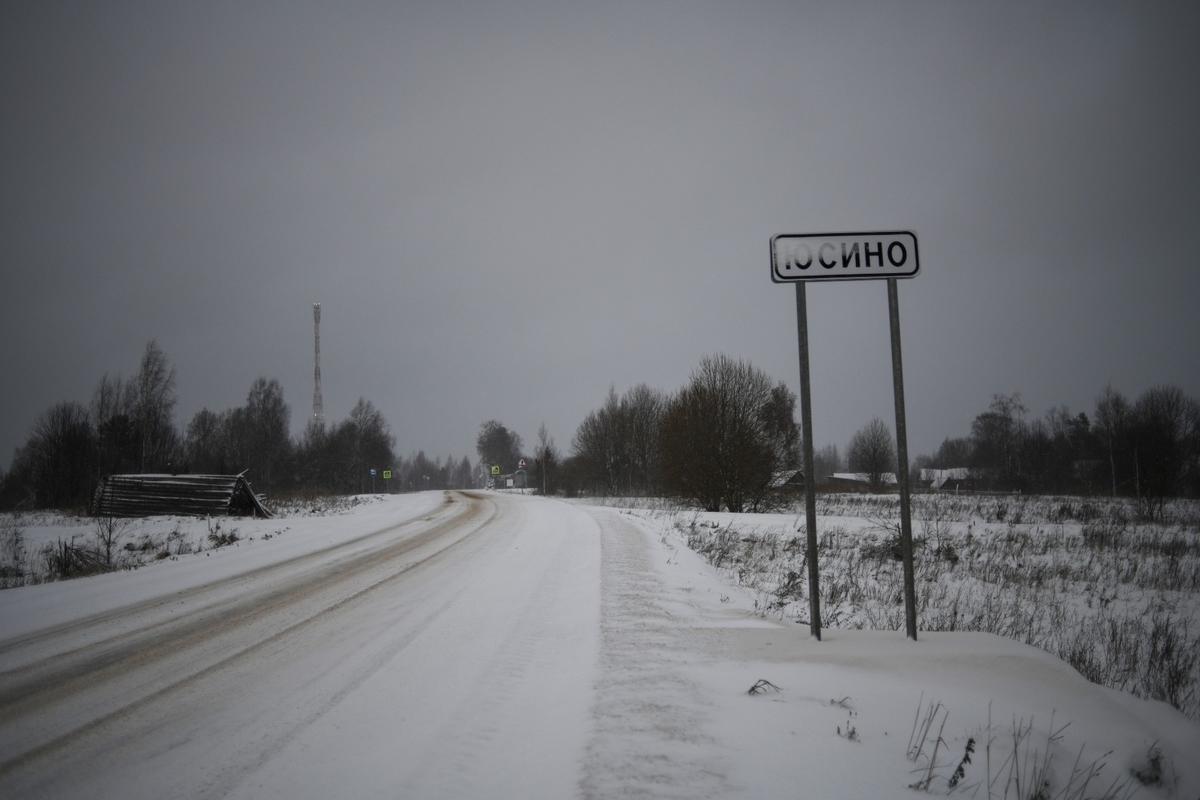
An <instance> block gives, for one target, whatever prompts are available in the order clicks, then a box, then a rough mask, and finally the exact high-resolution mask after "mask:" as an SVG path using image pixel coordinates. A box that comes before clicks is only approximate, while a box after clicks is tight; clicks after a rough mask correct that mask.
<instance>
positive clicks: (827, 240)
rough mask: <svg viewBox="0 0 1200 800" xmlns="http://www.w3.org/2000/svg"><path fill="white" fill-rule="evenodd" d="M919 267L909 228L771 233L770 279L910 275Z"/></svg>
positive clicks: (849, 279) (850, 278)
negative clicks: (855, 231)
mask: <svg viewBox="0 0 1200 800" xmlns="http://www.w3.org/2000/svg"><path fill="white" fill-rule="evenodd" d="M919 270H920V264H919V261H918V259H917V237H916V235H915V234H913V233H911V232H910V231H881V232H875V233H784V234H780V235H778V236H772V237H771V280H773V281H775V283H794V282H795V281H852V280H863V279H869V278H911V277H913V276H914V275H916V274H917V272H918V271H919Z"/></svg>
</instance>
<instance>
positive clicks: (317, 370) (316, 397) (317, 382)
mask: <svg viewBox="0 0 1200 800" xmlns="http://www.w3.org/2000/svg"><path fill="white" fill-rule="evenodd" d="M313 421H314V422H316V423H317V424H319V425H324V424H325V406H324V404H323V403H322V402H321V304H320V303H313Z"/></svg>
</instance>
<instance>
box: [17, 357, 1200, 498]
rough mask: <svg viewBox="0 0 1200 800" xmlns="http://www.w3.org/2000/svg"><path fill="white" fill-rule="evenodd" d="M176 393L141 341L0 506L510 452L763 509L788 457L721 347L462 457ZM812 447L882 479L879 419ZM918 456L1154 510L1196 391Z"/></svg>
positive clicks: (821, 466) (786, 412)
mask: <svg viewBox="0 0 1200 800" xmlns="http://www.w3.org/2000/svg"><path fill="white" fill-rule="evenodd" d="M175 405H176V395H175V370H174V368H173V367H172V366H171V365H170V363H169V361H168V360H167V357H166V355H165V354H164V353H163V351H162V349H161V348H160V347H159V346H158V344H157V342H155V341H150V342H149V343H148V344H147V345H146V348H145V351H144V353H143V355H142V358H141V361H140V363H139V367H138V371H137V373H136V374H135V375H134V376H133V377H131V378H128V379H125V378H122V377H121V376H120V375H116V376H114V377H110V376H109V375H108V374H105V375H104V376H103V377H102V378H101V379H100V381H99V383H98V384H97V386H96V388H95V391H94V392H93V395H92V399H91V403H90V404H89V405H88V406H84V405H83V404H81V403H78V402H73V401H67V402H62V403H58V404H56V405H54V406H52V407H51V408H49V409H48V410H46V411H45V412H44V413H43V414H42V415H40V416H39V417H38V419H37V421H36V422H35V424H34V426H33V430H32V431H31V433H30V435H29V438H28V440H27V441H26V443H25V444H24V445H23V446H21V447H19V448H18V449H17V451H16V453H15V454H14V456H13V460H12V464H11V466H10V468H9V470H8V471H7V472H5V473H2V474H0V508H23V507H25V508H33V507H37V508H60V509H82V508H85V507H86V506H87V505H88V504H89V501H90V499H91V495H92V492H93V491H94V489H95V486H96V484H97V482H98V481H99V479H100V478H101V477H103V476H105V475H109V474H114V473H139V472H140V473H146V472H169V473H185V472H193V473H217V474H234V473H239V472H242V471H247V472H248V477H249V478H250V480H251V482H252V483H253V485H254V486H255V488H256V489H257V490H259V491H263V492H265V493H267V494H269V495H279V494H306V495H316V494H351V493H362V492H366V491H370V490H371V489H372V488H374V489H375V490H390V491H416V490H423V489H446V488H470V487H473V486H477V485H479V483H480V473H481V471H482V470H483V468H484V467H485V466H488V465H497V466H499V467H500V468H501V469H502V470H503V472H505V473H511V472H514V471H515V470H516V469H517V467H518V464H519V463H520V461H521V459H523V458H524V459H525V460H526V461H527V464H528V469H527V475H528V478H529V486H530V487H531V488H536V489H538V490H539V491H544V492H546V493H547V494H566V495H578V494H594V495H606V496H613V495H668V496H674V497H680V498H684V499H687V500H690V501H692V502H695V503H696V504H698V505H700V506H701V507H704V508H706V509H710V510H718V509H721V508H727V509H729V510H733V511H742V510H761V509H762V508H764V507H766V506H769V505H771V504H772V503H773V502H774V501H775V499H776V497H775V495H774V493H773V491H772V489H773V487H772V482H773V481H775V480H776V478H777V476H778V475H779V474H780V473H781V472H783V471H786V470H790V469H796V468H799V467H800V465H801V462H802V459H801V449H800V445H801V443H800V433H799V429H798V426H797V425H796V422H795V410H796V396H795V394H794V393H793V392H792V391H791V390H790V389H789V388H788V387H787V386H786V385H785V384H784V383H783V382H781V381H774V380H772V379H771V378H770V377H769V376H767V375H766V373H764V372H762V371H761V370H759V369H758V368H756V367H754V366H753V365H752V364H750V363H749V362H748V361H744V360H739V359H734V358H730V357H728V356H725V355H712V356H706V357H705V358H703V359H702V360H701V361H700V364H699V365H698V366H697V368H696V369H695V370H694V371H693V373H692V375H691V376H690V378H689V380H688V382H687V383H686V384H685V385H684V386H683V387H682V388H680V389H679V390H678V391H677V392H675V393H666V392H663V391H661V390H658V389H655V388H653V387H650V386H648V385H646V384H638V385H637V386H634V387H632V388H630V389H628V390H627V391H626V392H625V393H623V394H618V393H617V392H616V389H615V388H610V389H609V392H608V395H607V396H606V397H605V399H604V402H603V403H602V404H601V406H600V407H599V408H597V409H595V410H593V411H591V412H589V413H588V414H587V415H586V416H585V417H584V419H583V421H582V422H581V423H580V424H579V426H578V428H577V429H576V431H575V433H574V436H573V437H572V440H571V447H570V453H569V455H568V456H566V457H563V455H562V454H561V453H560V452H559V450H558V448H557V447H556V445H555V443H554V440H553V438H552V437H550V436H549V434H548V433H547V431H546V427H545V425H544V424H543V425H542V426H541V428H540V429H539V431H538V437H537V443H536V445H535V447H534V449H533V453H532V454H531V455H525V454H524V451H523V442H522V439H521V437H520V436H519V435H518V434H517V433H516V432H515V431H513V430H510V429H509V428H507V427H506V426H505V425H503V424H502V423H501V422H499V421H498V420H495V419H492V420H488V421H486V422H484V423H483V424H482V425H481V427H480V430H479V434H478V437H477V440H476V451H477V454H478V456H479V462H478V464H477V465H472V463H471V461H470V459H469V458H467V457H465V456H464V457H462V458H461V459H456V458H454V457H453V456H449V457H447V458H445V459H444V460H443V459H440V458H433V459H430V458H429V457H427V456H426V454H425V453H424V452H423V451H421V452H418V453H416V454H415V455H411V456H409V457H402V456H398V455H397V454H396V453H395V449H394V447H395V439H394V437H393V436H392V434H391V431H390V428H389V425H388V423H387V420H386V419H385V418H384V417H383V414H382V413H380V411H379V410H378V409H377V408H375V406H374V405H372V404H371V403H370V402H369V401H368V400H366V399H364V398H359V400H358V402H357V403H356V404H355V406H354V408H353V409H352V410H351V411H350V413H349V415H348V416H347V418H346V419H344V420H341V421H339V422H331V423H328V424H322V423H318V422H317V421H315V420H310V421H309V424H308V425H307V426H306V427H305V430H304V432H303V433H302V435H301V436H300V437H298V438H293V437H291V436H290V434H289V430H290V426H289V423H290V413H291V412H290V409H289V407H288V404H287V403H286V401H285V400H284V397H283V389H282V387H281V386H280V384H279V382H278V381H277V380H274V379H267V378H265V377H260V378H258V379H256V380H255V381H254V382H253V383H252V385H251V387H250V390H249V392H248V394H247V397H246V402H245V404H244V405H241V406H238V407H236V408H231V409H226V410H223V411H212V410H210V409H207V408H202V409H201V410H200V411H198V412H196V414H195V415H194V416H193V417H192V419H191V420H190V421H189V422H188V424H187V425H186V427H185V428H183V429H182V430H180V429H178V428H176V426H175V424H174V421H173V416H174V409H175ZM814 456H815V459H814V472H815V475H816V479H817V481H818V484H820V483H821V482H822V481H823V480H824V479H825V478H826V477H828V476H830V475H832V474H834V473H836V472H839V471H841V470H842V469H843V468H847V469H849V471H850V472H854V473H860V474H863V475H866V476H867V477H868V483H869V484H871V485H873V486H874V487H875V488H881V487H882V484H883V480H882V478H883V475H884V474H885V473H888V472H894V471H895V470H896V450H895V439H894V436H893V435H892V432H891V429H890V428H889V427H888V425H887V424H886V423H885V422H883V421H882V420H879V419H873V420H870V421H869V422H868V423H867V424H866V425H864V426H863V427H862V428H861V429H860V430H859V431H857V432H856V433H855V434H854V436H853V437H852V438H851V440H850V442H849V444H848V446H847V448H846V451H845V458H843V457H842V455H841V452H839V450H838V448H837V446H835V445H826V446H825V447H823V448H821V449H819V450H817V451H816V452H815V453H814ZM372 467H374V468H376V469H377V470H382V469H383V468H388V467H390V468H391V469H392V473H393V478H392V480H391V481H390V482H387V483H385V482H384V481H383V480H382V479H381V477H382V476H381V475H378V476H377V479H376V481H375V485H374V487H372V482H371V478H370V476H369V469H370V468H372ZM923 468H933V469H966V470H969V472H970V475H971V477H972V483H973V486H974V487H975V488H978V489H982V490H988V491H1020V492H1025V493H1031V494H1083V495H1088V494H1091V495H1097V494H1106V495H1110V496H1123V497H1131V498H1135V499H1136V500H1137V501H1138V503H1139V506H1140V508H1141V510H1142V511H1143V512H1144V513H1147V514H1153V513H1156V512H1160V511H1161V509H1162V504H1163V501H1164V500H1165V499H1166V498H1168V497H1176V496H1188V497H1200V403H1197V401H1196V400H1195V398H1192V397H1189V396H1187V395H1186V394H1185V393H1184V392H1183V391H1182V390H1181V389H1179V388H1178V387H1174V386H1156V387H1152V388H1150V389H1147V390H1146V391H1144V392H1143V393H1142V394H1141V395H1139V396H1138V397H1137V398H1136V399H1135V400H1130V399H1128V398H1126V397H1125V396H1124V395H1122V394H1121V393H1120V392H1118V391H1116V390H1114V389H1113V388H1112V387H1107V388H1105V390H1104V391H1103V392H1102V393H1101V395H1100V396H1099V397H1098V398H1097V400H1096V405H1095V409H1094V411H1093V414H1092V416H1091V417H1089V416H1088V415H1087V414H1086V413H1073V412H1071V411H1070V410H1069V409H1068V408H1067V407H1066V406H1058V407H1055V408H1052V409H1051V410H1050V411H1049V412H1048V413H1047V414H1046V415H1045V417H1044V418H1035V419H1029V418H1028V409H1027V408H1026V407H1025V406H1024V404H1023V403H1022V401H1021V397H1020V395H1019V394H1009V395H1004V394H998V395H995V396H994V397H993V399H992V401H991V403H990V405H989V407H988V408H987V409H986V410H985V411H983V412H982V413H980V414H979V415H977V416H976V417H975V419H974V421H973V422H972V425H971V430H970V432H969V434H968V435H966V436H961V437H950V438H947V439H945V440H944V441H943V442H942V444H941V446H940V447H939V448H938V449H937V451H936V452H935V453H933V454H929V455H922V456H918V457H917V458H916V459H915V460H914V461H913V463H912V465H911V467H910V469H911V472H912V477H913V479H914V480H916V479H917V478H919V476H920V470H921V469H923Z"/></svg>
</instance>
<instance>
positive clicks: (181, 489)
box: [92, 473, 271, 517]
mask: <svg viewBox="0 0 1200 800" xmlns="http://www.w3.org/2000/svg"><path fill="white" fill-rule="evenodd" d="M92 513H93V514H95V515H96V516H98V517H150V516H155V515H160V514H184V515H188V516H224V515H228V514H237V515H244V516H255V517H270V516H271V512H270V511H268V510H267V509H266V507H265V506H263V504H262V501H260V500H259V499H258V496H257V495H255V494H254V490H253V489H252V488H251V487H250V482H249V481H248V480H246V477H245V473H242V474H240V475H109V476H108V477H107V478H101V480H100V485H99V486H97V487H96V495H95V497H94V498H93V501H92Z"/></svg>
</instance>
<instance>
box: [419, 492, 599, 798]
mask: <svg viewBox="0 0 1200 800" xmlns="http://www.w3.org/2000/svg"><path fill="white" fill-rule="evenodd" d="M545 502H546V501H539V505H540V503H545ZM552 502H555V504H556V505H557V506H558V508H560V509H561V508H571V507H570V506H567V505H566V504H561V503H558V502H557V501H552ZM517 509H518V510H520V509H521V507H520V506H517ZM535 513H536V512H535ZM572 516H573V520H572V522H573V523H575V524H576V525H578V526H580V527H582V530H580V529H579V528H572V529H570V530H569V531H566V530H564V531H561V532H559V533H557V534H555V535H553V536H552V537H544V538H542V537H537V538H535V537H523V536H522V531H520V530H513V528H521V527H523V526H524V525H525V521H526V520H525V519H524V515H523V514H522V515H521V516H519V517H517V518H516V519H515V520H512V521H506V522H508V524H507V526H506V527H508V528H509V529H510V530H506V531H505V534H506V535H507V536H508V537H509V538H510V540H511V542H514V543H515V542H521V543H523V544H524V545H525V547H526V552H529V551H533V552H534V553H536V554H537V556H536V557H538V558H544V561H542V562H541V563H540V564H539V568H538V580H537V582H536V583H534V584H531V585H529V587H528V588H529V589H530V591H528V592H527V593H522V596H521V597H520V600H519V602H517V603H513V604H512V605H511V608H512V613H511V614H510V615H509V617H508V619H509V620H511V622H510V624H509V625H508V626H507V628H506V629H505V631H504V633H503V636H502V637H501V642H500V644H499V646H498V647H497V648H496V649H495V650H494V651H493V652H492V653H491V654H490V655H488V656H486V657H484V658H482V659H481V663H483V664H485V665H486V669H484V670H483V672H482V673H481V674H480V675H479V678H478V681H477V683H475V684H474V685H472V686H471V687H469V688H467V689H466V690H465V691H464V693H463V694H462V696H461V697H459V698H458V699H457V701H456V703H455V706H454V710H453V711H452V712H451V713H450V714H449V715H448V716H447V719H446V722H445V723H444V724H443V725H442V726H441V729H440V731H438V732H437V733H435V734H433V735H431V737H430V739H431V742H438V743H439V745H438V748H437V750H436V751H433V752H429V753H427V754H426V758H425V759H423V763H422V765H421V766H420V767H419V769H418V770H417V771H416V772H415V773H414V774H412V775H411V776H410V778H409V780H408V781H406V782H405V783H404V785H403V786H402V787H401V789H400V791H399V792H398V796H400V797H423V798H460V797H484V796H497V797H559V796H561V795H560V794H559V793H560V792H562V791H564V789H565V788H566V786H568V785H569V782H568V783H565V784H564V785H562V786H558V785H556V784H555V781H554V779H553V778H551V777H550V775H551V773H559V774H566V775H571V774H573V772H574V770H573V764H570V763H554V764H548V763H547V761H549V760H553V759H554V758H555V754H554V753H551V752H547V751H546V750H543V749H541V747H540V746H539V745H538V744H536V742H537V741H538V739H539V734H540V737H542V738H547V737H548V738H552V739H553V738H561V739H568V738H569V737H570V736H571V735H572V732H571V731H570V730H565V729H564V730H561V731H555V730H552V729H551V730H542V731H540V732H538V731H530V730H529V726H534V727H536V725H537V724H538V723H537V722H535V720H539V719H540V720H541V721H542V724H549V723H548V722H547V720H546V717H544V716H543V715H542V713H541V711H540V710H539V709H538V705H539V703H545V702H551V703H553V702H555V701H556V699H557V698H556V697H555V691H556V689H559V688H561V686H559V685H555V688H551V685H552V684H555V682H556V681H560V680H562V679H563V677H564V675H563V674H562V673H563V672H564V665H565V662H569V661H570V660H571V658H570V657H567V658H566V659H564V653H563V640H564V636H563V625H564V624H569V625H572V626H587V625H588V623H589V622H591V624H594V618H593V619H592V620H586V619H581V618H579V617H578V616H577V613H578V611H579V609H580V606H579V605H578V603H576V602H573V601H572V600H571V599H570V598H568V595H570V594H572V593H574V592H576V591H577V590H578V587H577V586H576V582H577V581H579V580H580V579H581V578H585V576H586V578H585V579H586V581H587V582H589V583H590V582H592V581H595V579H596V578H597V577H598V576H597V575H596V574H595V572H594V571H592V572H587V571H586V569H581V565H580V559H581V553H580V550H579V544H580V543H579V542H578V541H571V537H577V538H583V539H586V540H588V542H589V543H591V542H594V537H595V536H596V535H597V533H598V531H597V530H596V527H595V524H594V522H593V521H592V520H591V519H590V518H589V517H587V516H586V515H584V514H580V513H578V512H577V511H575V510H574V509H573V508H572ZM510 546H511V545H510ZM591 546H593V547H594V544H591ZM529 557H530V558H533V557H535V556H529ZM593 565H594V562H593ZM560 608H561V609H562V611H561V612H558V611H556V609H560ZM591 608H592V609H593V610H594V605H593V606H592V607H591ZM589 627H590V626H589ZM593 647H594V645H593ZM590 663H591V662H590V656H589V664H590ZM567 677H568V678H569V680H574V679H575V678H577V677H578V675H570V676H567ZM576 696H578V695H576ZM522 729H523V730H522ZM526 737H528V741H526V742H525V743H524V746H520V745H518V747H517V748H516V749H518V750H524V751H525V752H521V753H519V755H515V754H514V752H513V751H514V742H518V743H519V742H520V740H521V739H523V738H526ZM543 746H544V742H543ZM572 755H574V758H572V759H571V761H577V759H578V754H577V751H576V752H575V753H573V754H572ZM564 760H565V759H564ZM573 780H574V778H570V779H569V781H573ZM552 787H553V788H552Z"/></svg>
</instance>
